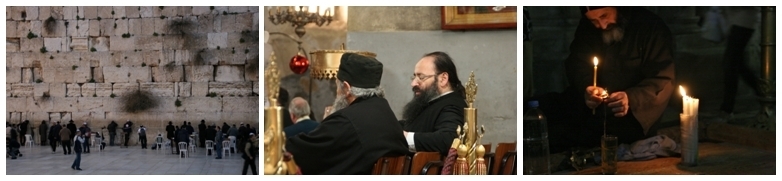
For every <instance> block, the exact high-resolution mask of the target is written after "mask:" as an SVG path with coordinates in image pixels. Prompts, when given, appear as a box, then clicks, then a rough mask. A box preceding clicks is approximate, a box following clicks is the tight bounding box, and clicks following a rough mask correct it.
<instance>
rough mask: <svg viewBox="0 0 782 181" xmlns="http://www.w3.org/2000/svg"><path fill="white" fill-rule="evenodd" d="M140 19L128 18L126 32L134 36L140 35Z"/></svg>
mask: <svg viewBox="0 0 782 181" xmlns="http://www.w3.org/2000/svg"><path fill="white" fill-rule="evenodd" d="M142 27H143V25H141V19H135V18H133V19H128V32H129V33H130V34H132V35H134V36H138V35H142V30H141V29H142Z"/></svg>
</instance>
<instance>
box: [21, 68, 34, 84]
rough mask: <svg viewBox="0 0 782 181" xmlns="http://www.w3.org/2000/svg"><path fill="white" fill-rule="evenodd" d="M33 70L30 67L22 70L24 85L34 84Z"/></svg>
mask: <svg viewBox="0 0 782 181" xmlns="http://www.w3.org/2000/svg"><path fill="white" fill-rule="evenodd" d="M33 82H35V80H34V79H33V69H32V68H30V67H24V68H22V83H33Z"/></svg>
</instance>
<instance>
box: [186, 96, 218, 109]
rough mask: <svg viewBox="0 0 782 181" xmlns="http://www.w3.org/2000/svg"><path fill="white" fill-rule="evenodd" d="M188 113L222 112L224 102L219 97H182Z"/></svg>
mask: <svg viewBox="0 0 782 181" xmlns="http://www.w3.org/2000/svg"><path fill="white" fill-rule="evenodd" d="M179 100H180V101H182V107H184V108H185V111H186V112H220V111H222V110H223V109H222V107H223V105H222V101H221V100H220V98H219V97H180V98H179Z"/></svg>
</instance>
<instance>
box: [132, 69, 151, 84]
mask: <svg viewBox="0 0 782 181" xmlns="http://www.w3.org/2000/svg"><path fill="white" fill-rule="evenodd" d="M128 82H152V73H151V71H150V69H149V67H148V66H145V67H141V66H138V67H136V66H133V67H128Z"/></svg>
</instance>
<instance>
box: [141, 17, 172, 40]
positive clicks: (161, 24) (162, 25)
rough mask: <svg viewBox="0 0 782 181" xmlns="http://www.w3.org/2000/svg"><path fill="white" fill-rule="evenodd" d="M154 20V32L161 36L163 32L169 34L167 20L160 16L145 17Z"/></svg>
mask: <svg viewBox="0 0 782 181" xmlns="http://www.w3.org/2000/svg"><path fill="white" fill-rule="evenodd" d="M145 19H152V20H155V29H154V30H155V32H157V33H158V34H160V35H161V36H163V35H164V34H171V33H169V32H168V31H167V27H168V21H167V20H164V19H160V18H145Z"/></svg>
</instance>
